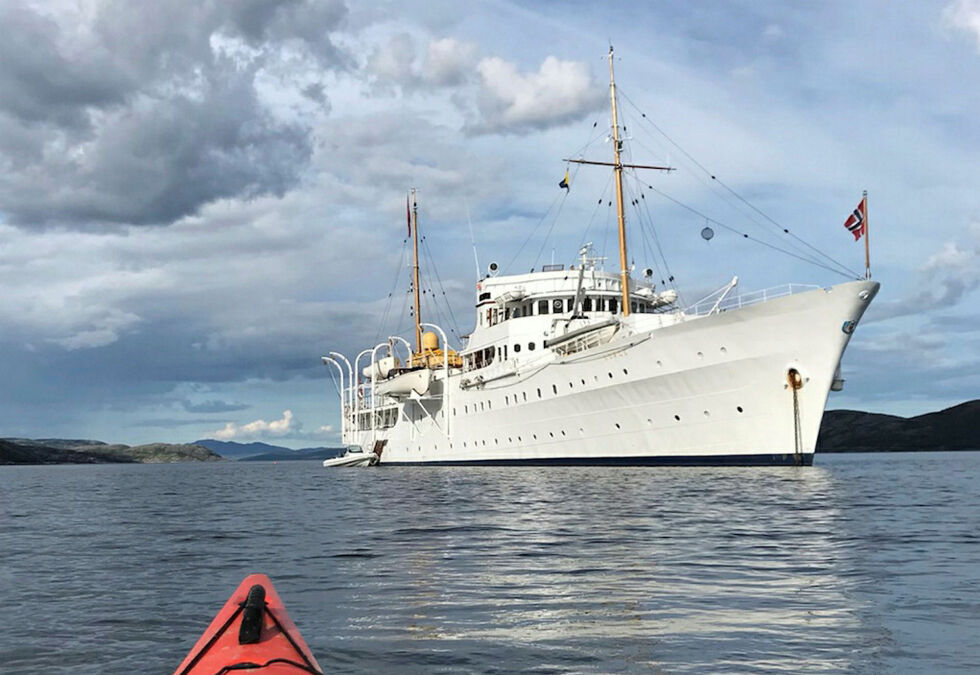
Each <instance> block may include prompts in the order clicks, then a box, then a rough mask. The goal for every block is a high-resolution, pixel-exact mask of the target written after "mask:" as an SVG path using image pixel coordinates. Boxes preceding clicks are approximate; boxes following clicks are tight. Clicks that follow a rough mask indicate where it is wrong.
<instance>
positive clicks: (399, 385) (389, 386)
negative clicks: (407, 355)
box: [375, 368, 432, 398]
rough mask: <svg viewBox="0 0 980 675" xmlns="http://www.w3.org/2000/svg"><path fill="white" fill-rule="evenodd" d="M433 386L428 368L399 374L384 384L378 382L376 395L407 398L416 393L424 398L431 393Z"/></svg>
mask: <svg viewBox="0 0 980 675" xmlns="http://www.w3.org/2000/svg"><path fill="white" fill-rule="evenodd" d="M431 384H432V371H431V370H429V369H428V368H421V369H419V370H410V371H408V372H405V373H399V374H398V375H395V376H394V377H392V378H390V379H387V380H385V381H384V382H378V383H377V384H376V385H375V393H377V394H378V395H379V396H392V397H394V398H406V397H408V396H410V395H411V393H412V392H413V391H414V392H415V393H416V394H418V395H419V396H422V395H424V394H425V393H426V392H427V391H429V386H430V385H431Z"/></svg>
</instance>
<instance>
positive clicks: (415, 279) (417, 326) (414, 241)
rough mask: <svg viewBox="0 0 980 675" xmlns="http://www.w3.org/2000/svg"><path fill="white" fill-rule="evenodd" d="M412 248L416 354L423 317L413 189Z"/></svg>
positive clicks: (417, 222)
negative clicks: (421, 313) (413, 254)
mask: <svg viewBox="0 0 980 675" xmlns="http://www.w3.org/2000/svg"><path fill="white" fill-rule="evenodd" d="M412 246H413V249H414V251H415V258H414V260H415V264H414V265H413V269H412V272H413V275H414V276H413V280H412V290H413V291H414V294H415V353H416V354H421V353H422V317H421V316H420V315H419V310H420V307H419V205H418V202H417V201H416V200H415V188H412Z"/></svg>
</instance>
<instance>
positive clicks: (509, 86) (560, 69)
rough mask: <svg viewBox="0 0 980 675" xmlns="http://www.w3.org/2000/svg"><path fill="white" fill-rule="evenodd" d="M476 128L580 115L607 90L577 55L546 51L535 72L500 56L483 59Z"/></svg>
mask: <svg viewBox="0 0 980 675" xmlns="http://www.w3.org/2000/svg"><path fill="white" fill-rule="evenodd" d="M477 70H478V71H479V73H480V93H479V98H478V107H479V112H480V119H479V121H478V122H477V123H476V124H474V125H472V127H471V129H470V130H471V131H472V132H474V133H489V132H514V133H523V132H528V131H531V130H534V129H544V128H547V127H550V126H554V125H558V124H563V123H565V122H569V121H571V120H574V119H578V118H580V117H581V116H583V115H584V114H586V113H588V112H591V111H593V110H596V109H597V108H599V106H601V105H602V104H603V102H604V100H605V98H604V97H605V94H604V92H603V89H602V87H601V86H599V85H598V84H597V83H596V82H595V80H594V79H593V77H592V74H591V73H590V72H589V68H588V66H586V64H584V63H580V62H575V61H562V60H560V59H557V58H555V57H554V56H549V57H547V58H546V59H545V60H544V62H543V63H542V64H541V67H540V68H539V69H538V71H537V72H533V73H521V72H520V71H519V70H518V69H517V65H516V64H514V63H512V62H509V61H505V60H504V59H501V58H498V57H490V58H485V59H482V60H481V61H480V62H479V63H478V64H477Z"/></svg>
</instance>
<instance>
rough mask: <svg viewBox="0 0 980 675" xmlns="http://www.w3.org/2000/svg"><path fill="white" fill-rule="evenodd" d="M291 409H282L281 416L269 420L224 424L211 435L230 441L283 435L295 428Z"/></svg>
mask: <svg viewBox="0 0 980 675" xmlns="http://www.w3.org/2000/svg"><path fill="white" fill-rule="evenodd" d="M294 424H295V423H294V422H293V411H292V410H284V411H283V413H282V417H281V418H279V419H277V420H272V421H271V422H266V421H265V420H255V421H254V422H249V423H248V424H243V425H241V426H238V425H237V424H235V423H233V422H228V423H227V424H225V426H224V428H223V429H219V430H218V431H215V432H214V434H213V436H214V437H215V438H217V439H218V440H219V441H231V440H234V439H236V438H266V437H276V436H285V435H287V434H289V432H290V431H293V430H294V429H295V427H294Z"/></svg>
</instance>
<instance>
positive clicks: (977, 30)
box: [942, 0, 980, 52]
mask: <svg viewBox="0 0 980 675" xmlns="http://www.w3.org/2000/svg"><path fill="white" fill-rule="evenodd" d="M942 17H943V22H944V23H945V24H946V25H947V26H949V27H950V28H955V29H957V30H962V31H966V32H968V33H972V34H973V37H974V39H975V40H976V41H977V51H978V52H980V0H953V2H951V3H949V4H948V5H946V7H944V8H943V13H942Z"/></svg>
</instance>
